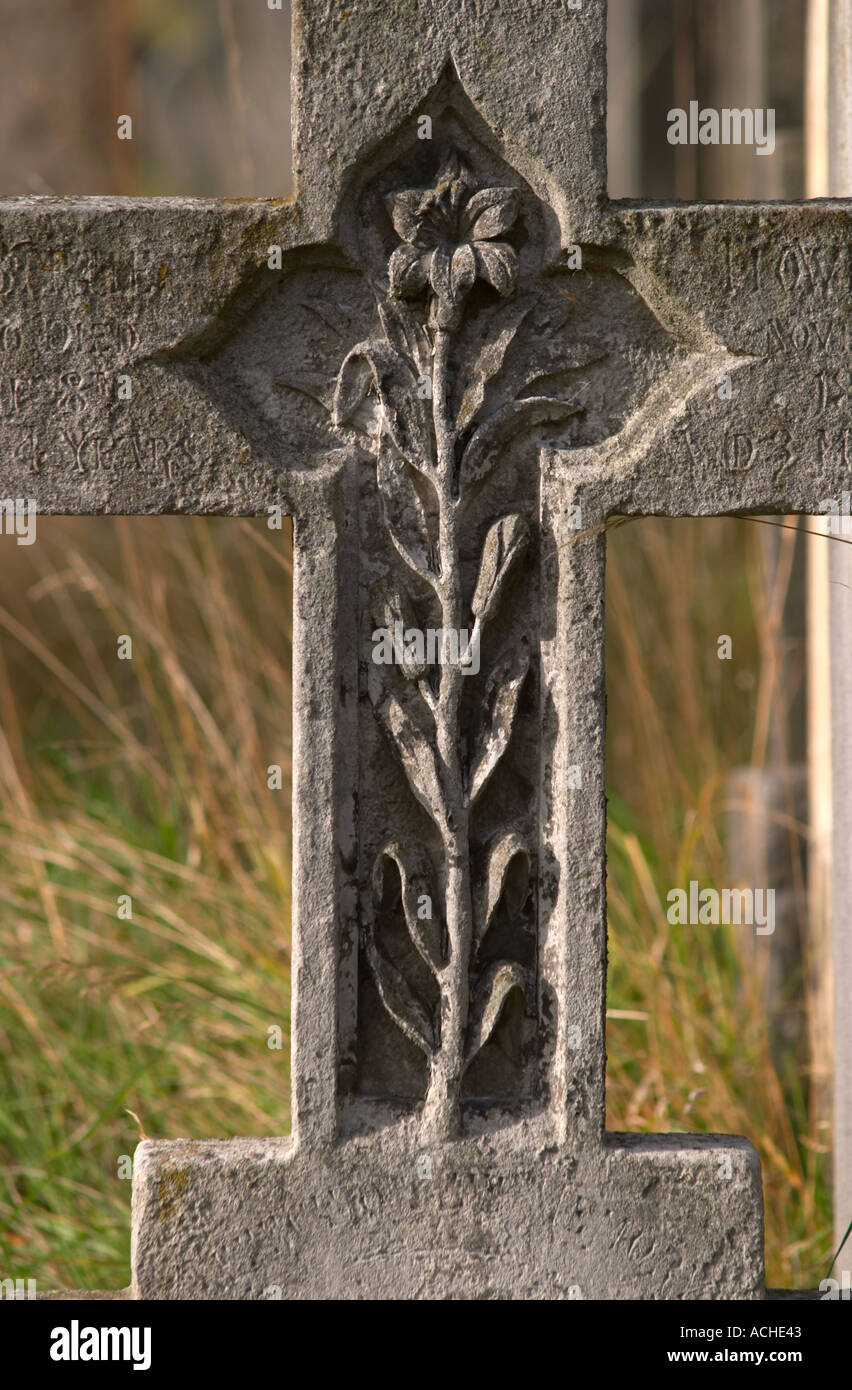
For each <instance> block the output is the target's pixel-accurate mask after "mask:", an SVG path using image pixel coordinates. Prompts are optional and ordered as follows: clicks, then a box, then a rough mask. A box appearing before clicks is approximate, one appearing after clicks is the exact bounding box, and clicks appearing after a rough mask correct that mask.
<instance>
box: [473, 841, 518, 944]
mask: <svg viewBox="0 0 852 1390" xmlns="http://www.w3.org/2000/svg"><path fill="white" fill-rule="evenodd" d="M529 889H530V852H529V849H528V848H527V843H526V840H524V838H523V836H522V835H519V834H518V833H517V832H516V831H511V832H510V833H509V834H507V835H501V836H498V838H497V839H496V840H495V841H493V842H492V844H491V845H490V846H489V850H488V867H487V869H486V873H485V883H484V885H483V892H482V895H481V897H480V901H479V910H478V912H477V923H476V933H475V945H476V949H477V950H478V949H479V947H480V946H481V944H482V942H483V940H484V939H485V935H486V933H487V931H488V928H489V927H490V926H491V923H492V921H493V920H494V914H495V912H496V911H497V905H498V903H499V902H500V899H501V898H505V900H506V906H507V907H508V909H509V912H510V914H511V916H512V917H517V916H518V914H519V913H520V912H521V909H522V908H523V906H524V903H525V902H526V900H527V897H528V895H529Z"/></svg>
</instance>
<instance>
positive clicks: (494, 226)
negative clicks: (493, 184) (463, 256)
mask: <svg viewBox="0 0 852 1390" xmlns="http://www.w3.org/2000/svg"><path fill="white" fill-rule="evenodd" d="M519 202H520V198H519V195H518V190H517V189H516V188H483V189H481V190H480V192H479V193H474V195H473V197H472V198H471V200H470V202H469V203H468V204H467V207H466V208H465V210H464V212H463V213H462V219H461V234H462V236H470V237H472V238H473V240H474V241H488V240H490V238H491V237H495V236H503V235H504V233H505V232H508V230H509V228H510V227H511V225H512V223H513V222H514V221H515V218H516V217H517V215H518V205H519Z"/></svg>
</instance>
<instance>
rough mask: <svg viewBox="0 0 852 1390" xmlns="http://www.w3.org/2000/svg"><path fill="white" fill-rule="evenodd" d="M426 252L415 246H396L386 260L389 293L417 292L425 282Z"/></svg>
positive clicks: (405, 293) (400, 294)
mask: <svg viewBox="0 0 852 1390" xmlns="http://www.w3.org/2000/svg"><path fill="white" fill-rule="evenodd" d="M428 260H429V255H428V252H425V251H421V250H419V248H418V247H416V246H407V245H405V246H398V247H397V248H396V250H395V251H394V253H393V255H392V256H391V258H390V260H389V261H388V277H389V279H390V290H391V294H395V295H399V296H401V297H404V296H406V295H412V294H417V293H418V292H419V291H420V290H422V289H423V288H424V286H425V284H426V265H427V262H428Z"/></svg>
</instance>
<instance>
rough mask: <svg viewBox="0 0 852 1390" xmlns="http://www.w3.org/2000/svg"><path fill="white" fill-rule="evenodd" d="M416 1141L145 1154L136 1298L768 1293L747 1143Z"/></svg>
mask: <svg viewBox="0 0 852 1390" xmlns="http://www.w3.org/2000/svg"><path fill="white" fill-rule="evenodd" d="M408 1137H409V1146H408V1147H407V1148H406V1146H405V1145H404V1144H403V1143H401V1142H400V1135H399V1134H393V1135H389V1134H388V1133H387V1132H385V1133H383V1134H378V1135H371V1136H364V1137H361V1138H350V1139H348V1140H346V1141H345V1142H343V1143H341V1144H339V1145H337V1146H335V1147H334V1148H333V1149H331V1150H329V1151H328V1152H327V1153H325V1154H311V1155H302V1156H301V1157H300V1154H299V1152H298V1151H294V1149H293V1145H292V1144H291V1143H290V1142H288V1141H287V1140H247V1139H235V1140H232V1141H230V1142H221V1143H207V1144H205V1143H192V1142H189V1141H184V1142H172V1143H167V1144H160V1143H154V1142H150V1141H149V1142H146V1143H143V1144H141V1145H140V1147H139V1149H138V1150H137V1155H136V1160H135V1177H134V1199H133V1200H134V1229H135V1233H136V1234H135V1249H134V1269H135V1273H136V1279H137V1293H138V1296H139V1297H143V1298H149V1297H150V1298H173V1299H194V1298H221V1297H223V1296H226V1297H229V1298H238V1299H263V1298H435V1299H452V1298H486V1299H487V1298H494V1299H502V1298H533V1299H534V1298H563V1299H579V1298H583V1299H588V1298H670V1299H683V1298H701V1299H711V1298H756V1297H759V1296H760V1295H761V1291H762V1276H763V1229H762V1223H761V1221H760V1217H759V1213H760V1206H761V1201H760V1171H759V1165H758V1163H757V1158H756V1155H755V1153H754V1150H753V1149H752V1147H751V1145H750V1144H748V1143H746V1141H745V1140H742V1139H725V1138H723V1137H721V1136H714V1135H702V1136H694V1135H669V1136H662V1135H641V1136H640V1135H609V1136H608V1139H607V1143H606V1146H605V1147H604V1148H603V1149H602V1150H600V1151H593V1150H592V1149H591V1148H590V1149H589V1150H588V1151H586V1152H585V1153H584V1154H581V1155H580V1156H579V1157H578V1158H577V1159H574V1158H569V1157H568V1156H566V1154H565V1153H564V1152H562V1151H561V1150H560V1149H559V1147H558V1146H556V1145H553V1144H549V1143H547V1142H546V1140H545V1138H544V1136H542V1135H541V1134H538V1135H537V1134H536V1133H535V1130H534V1129H533V1128H532V1127H525V1128H523V1129H520V1130H516V1131H512V1130H502V1131H498V1132H492V1133H488V1134H483V1135H482V1136H481V1137H480V1138H478V1139H468V1140H465V1141H463V1142H462V1143H457V1144H453V1145H447V1146H444V1147H442V1148H439V1149H437V1150H436V1151H434V1152H433V1153H430V1152H424V1151H420V1152H418V1150H417V1135H416V1131H414V1130H413V1129H411V1130H410V1133H409V1136H408ZM726 1160H729V1161H730V1167H731V1173H732V1177H731V1179H730V1180H724V1179H721V1180H720V1177H719V1173H720V1171H721V1170H723V1169H724V1168H725V1164H726ZM720 1187H722V1188H724V1189H725V1193H726V1200H725V1202H724V1203H722V1204H720V1202H719V1189H720ZM697 1231H700V1232H701V1240H700V1242H698V1241H697V1240H696V1232H697Z"/></svg>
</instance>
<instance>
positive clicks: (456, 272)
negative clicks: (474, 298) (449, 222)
mask: <svg viewBox="0 0 852 1390" xmlns="http://www.w3.org/2000/svg"><path fill="white" fill-rule="evenodd" d="M475 279H476V257H475V256H474V254H473V247H472V246H471V245H470V243H469V242H462V244H461V246H455V247H453V246H448V245H447V243H446V242H442V244H441V245H440V246H436V247H435V250H434V251H433V252H432V260H431V262H430V266H429V283H430V285H431V286H432V289H433V290H434V291H435V293H436V294H437V295H438V297H439V299H445V300H447V301H448V302H449V303H450V304H458V303H459V302H460V301H461V300H462V299H464V296H465V295H466V294H467V292H468V290H469V289H470V287H471V285H472V284H473V282H474V280H475Z"/></svg>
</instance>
